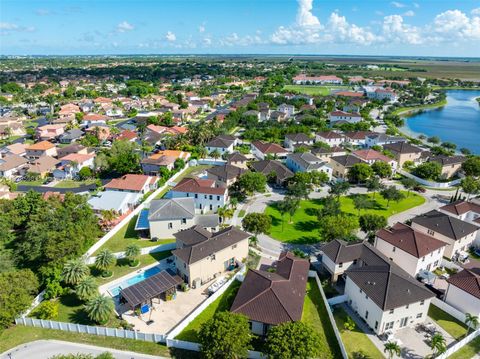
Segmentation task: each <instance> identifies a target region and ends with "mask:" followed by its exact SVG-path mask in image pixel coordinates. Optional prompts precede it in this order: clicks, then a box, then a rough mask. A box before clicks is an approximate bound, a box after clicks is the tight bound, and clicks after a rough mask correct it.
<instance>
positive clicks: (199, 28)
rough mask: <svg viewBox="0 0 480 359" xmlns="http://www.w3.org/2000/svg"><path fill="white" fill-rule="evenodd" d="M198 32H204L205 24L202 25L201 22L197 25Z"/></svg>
mask: <svg viewBox="0 0 480 359" xmlns="http://www.w3.org/2000/svg"><path fill="white" fill-rule="evenodd" d="M198 32H200V33H203V32H205V25H203V24H202V25H200V26H199V27H198Z"/></svg>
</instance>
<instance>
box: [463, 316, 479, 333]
mask: <svg viewBox="0 0 480 359" xmlns="http://www.w3.org/2000/svg"><path fill="white" fill-rule="evenodd" d="M465 324H466V325H467V327H468V331H467V334H465V336H467V335H468V334H469V333H470V329H472V328H473V330H477V328H478V326H479V325H480V322H479V320H478V316H476V315H472V314H470V313H465Z"/></svg>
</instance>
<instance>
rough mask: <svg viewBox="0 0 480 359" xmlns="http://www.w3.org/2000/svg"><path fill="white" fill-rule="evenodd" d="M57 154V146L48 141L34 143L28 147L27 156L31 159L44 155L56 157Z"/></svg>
mask: <svg viewBox="0 0 480 359" xmlns="http://www.w3.org/2000/svg"><path fill="white" fill-rule="evenodd" d="M56 155H57V148H56V147H55V145H54V144H53V143H51V142H48V141H41V142H37V143H34V144H33V145H30V146H28V147H27V148H26V156H27V158H29V159H38V158H40V157H44V156H51V157H54V156H56Z"/></svg>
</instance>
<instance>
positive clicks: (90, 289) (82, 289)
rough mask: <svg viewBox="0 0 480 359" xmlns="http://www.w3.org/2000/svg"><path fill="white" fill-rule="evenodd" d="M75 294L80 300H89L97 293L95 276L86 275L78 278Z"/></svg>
mask: <svg viewBox="0 0 480 359" xmlns="http://www.w3.org/2000/svg"><path fill="white" fill-rule="evenodd" d="M75 294H76V295H77V297H78V299H80V300H84V301H85V300H90V299H92V298H93V297H95V295H96V294H98V285H97V282H96V281H95V278H93V277H92V276H87V277H85V278H83V279H82V280H80V281H79V282H78V284H77V286H76V287H75Z"/></svg>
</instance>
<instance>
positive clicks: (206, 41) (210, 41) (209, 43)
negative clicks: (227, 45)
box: [202, 37, 212, 46]
mask: <svg viewBox="0 0 480 359" xmlns="http://www.w3.org/2000/svg"><path fill="white" fill-rule="evenodd" d="M202 42H203V45H205V46H210V45H211V44H212V39H211V38H209V37H204V38H203V40H202Z"/></svg>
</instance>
